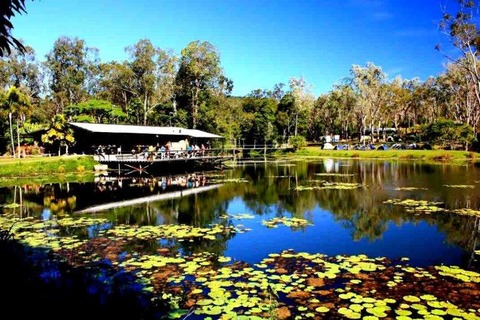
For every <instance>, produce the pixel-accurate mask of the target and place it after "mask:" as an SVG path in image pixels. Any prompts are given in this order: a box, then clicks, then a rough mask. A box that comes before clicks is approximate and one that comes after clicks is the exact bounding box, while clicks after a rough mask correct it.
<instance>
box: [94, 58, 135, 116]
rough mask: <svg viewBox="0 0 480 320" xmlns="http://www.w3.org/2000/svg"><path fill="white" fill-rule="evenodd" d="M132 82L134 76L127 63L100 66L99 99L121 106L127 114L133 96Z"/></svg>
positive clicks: (114, 62)
mask: <svg viewBox="0 0 480 320" xmlns="http://www.w3.org/2000/svg"><path fill="white" fill-rule="evenodd" d="M134 82H135V75H134V73H133V70H132V69H131V68H130V65H129V63H128V62H127V61H123V62H122V63H119V62H116V61H112V62H109V63H104V64H101V65H100V88H101V90H100V94H99V98H100V99H102V100H108V101H111V102H112V103H114V104H116V105H120V106H122V109H123V111H124V112H126V113H127V112H128V107H129V105H130V102H131V101H132V99H133V97H134V96H135V92H134ZM127 114H128V113H127Z"/></svg>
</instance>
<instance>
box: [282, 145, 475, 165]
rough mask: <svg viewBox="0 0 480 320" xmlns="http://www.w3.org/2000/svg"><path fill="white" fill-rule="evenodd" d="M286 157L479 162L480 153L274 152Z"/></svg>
mask: <svg viewBox="0 0 480 320" xmlns="http://www.w3.org/2000/svg"><path fill="white" fill-rule="evenodd" d="M276 155H281V156H288V157H295V158H297V157H301V158H312V157H315V158H316V157H329V158H358V159H382V160H383V159H384V160H422V161H432V162H452V163H456V162H480V154H479V153H477V152H468V151H457V150H455V151H453V150H452V151H451V150H365V151H363V150H323V149H320V148H319V147H306V148H302V149H299V150H297V151H296V152H290V153H276Z"/></svg>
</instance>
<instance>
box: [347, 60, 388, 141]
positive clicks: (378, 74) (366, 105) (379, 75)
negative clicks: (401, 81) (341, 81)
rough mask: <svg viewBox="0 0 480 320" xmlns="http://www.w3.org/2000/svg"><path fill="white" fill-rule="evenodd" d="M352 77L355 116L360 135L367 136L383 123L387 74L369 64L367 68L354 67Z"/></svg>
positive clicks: (351, 71)
mask: <svg viewBox="0 0 480 320" xmlns="http://www.w3.org/2000/svg"><path fill="white" fill-rule="evenodd" d="M350 73H351V75H352V78H351V87H352V90H353V92H354V93H355V97H356V102H357V103H356V105H355V108H354V110H353V111H354V114H355V116H356V118H357V124H358V126H359V127H358V129H359V134H360V135H365V133H366V130H367V129H368V128H370V130H371V132H373V128H374V125H375V124H379V123H380V122H381V115H382V114H381V107H382V104H385V99H386V98H385V92H386V91H385V87H384V86H383V85H384V84H385V80H386V77H387V76H386V74H385V73H383V71H382V69H381V68H380V67H377V66H376V65H374V64H373V63H371V62H369V63H367V66H366V67H361V66H358V65H353V66H352V68H351V69H350Z"/></svg>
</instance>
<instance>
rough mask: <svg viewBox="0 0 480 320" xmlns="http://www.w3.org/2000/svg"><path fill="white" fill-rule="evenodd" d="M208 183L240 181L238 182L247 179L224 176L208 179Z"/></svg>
mask: <svg viewBox="0 0 480 320" xmlns="http://www.w3.org/2000/svg"><path fill="white" fill-rule="evenodd" d="M209 182H210V183H225V182H237V183H240V182H249V181H248V180H247V179H242V178H238V179H233V178H224V179H218V178H217V179H210V180H209Z"/></svg>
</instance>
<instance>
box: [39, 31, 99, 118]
mask: <svg viewBox="0 0 480 320" xmlns="http://www.w3.org/2000/svg"><path fill="white" fill-rule="evenodd" d="M95 53H96V51H95V49H92V48H89V47H87V46H86V44H85V41H84V40H82V39H79V38H69V37H65V36H63V37H60V38H58V39H57V40H56V41H55V43H54V46H53V49H52V51H50V52H49V53H48V55H47V60H46V62H45V66H46V67H47V71H48V72H49V73H50V77H49V79H50V82H49V87H50V90H51V91H52V93H53V98H54V102H55V105H56V108H57V110H58V112H60V113H62V112H63V109H64V108H65V107H66V106H67V105H70V104H76V103H79V102H80V101H82V100H83V99H84V98H85V97H86V96H88V94H89V91H92V90H93V88H92V87H91V86H95V80H94V78H92V77H90V75H91V74H94V73H95V72H96V71H95V69H96V66H97V65H98V62H97V61H95V59H93V61H92V58H90V57H91V56H92V54H93V55H94V54H95Z"/></svg>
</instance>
